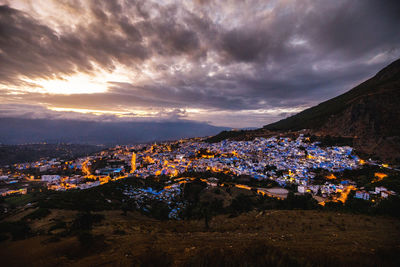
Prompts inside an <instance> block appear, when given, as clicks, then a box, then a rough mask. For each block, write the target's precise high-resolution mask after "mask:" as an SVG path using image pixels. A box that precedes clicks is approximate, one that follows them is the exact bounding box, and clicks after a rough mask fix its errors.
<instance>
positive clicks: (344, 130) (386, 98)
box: [210, 59, 400, 164]
mask: <svg viewBox="0 0 400 267" xmlns="http://www.w3.org/2000/svg"><path fill="white" fill-rule="evenodd" d="M302 129H308V131H307V132H308V133H311V134H315V135H317V136H328V135H329V136H332V137H348V138H353V146H354V147H355V148H356V150H357V151H358V152H361V153H365V154H366V155H365V156H371V157H374V156H375V157H377V158H380V159H382V160H389V161H391V162H396V163H399V164H400V59H399V60H397V61H395V62H393V63H392V64H390V65H389V66H387V67H385V68H384V69H382V70H381V71H379V72H378V73H377V74H376V75H375V76H374V77H372V78H371V79H369V80H367V81H365V82H363V83H361V84H360V85H358V86H356V87H355V88H353V89H351V90H350V91H348V92H346V93H344V94H342V95H340V96H337V97H335V98H332V99H330V100H328V101H325V102H323V103H321V104H319V105H317V106H314V107H311V108H309V109H306V110H304V111H302V112H300V113H298V114H296V115H293V116H291V117H289V118H286V119H283V120H280V121H278V122H275V123H272V124H268V125H266V126H264V127H263V128H262V129H258V130H254V131H236V132H226V131H225V132H222V133H220V134H219V135H217V136H215V137H213V138H210V140H211V141H218V140H220V139H224V138H230V139H236V140H240V139H249V138H254V137H255V136H268V135H271V134H274V133H275V134H276V133H281V132H291V131H298V130H302Z"/></svg>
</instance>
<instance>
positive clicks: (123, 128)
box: [0, 118, 227, 145]
mask: <svg viewBox="0 0 400 267" xmlns="http://www.w3.org/2000/svg"><path fill="white" fill-rule="evenodd" d="M0 125H1V131H0V144H8V145H9V144H26V143H40V142H47V143H73V144H105V145H115V144H133V143H146V142H154V141H163V140H176V139H180V138H187V137H197V136H210V135H214V134H216V133H218V132H220V131H222V130H226V129H227V128H224V127H215V126H212V125H209V124H206V123H198V122H191V121H184V120H181V121H175V122H171V121H170V122H95V121H79V120H46V119H21V118H0Z"/></svg>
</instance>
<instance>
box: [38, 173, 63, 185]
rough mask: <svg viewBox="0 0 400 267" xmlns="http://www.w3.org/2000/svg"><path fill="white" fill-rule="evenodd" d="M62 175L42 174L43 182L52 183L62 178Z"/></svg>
mask: <svg viewBox="0 0 400 267" xmlns="http://www.w3.org/2000/svg"><path fill="white" fill-rule="evenodd" d="M60 178H61V177H60V175H42V179H41V180H42V181H43V182H48V183H52V182H55V181H58V180H60Z"/></svg>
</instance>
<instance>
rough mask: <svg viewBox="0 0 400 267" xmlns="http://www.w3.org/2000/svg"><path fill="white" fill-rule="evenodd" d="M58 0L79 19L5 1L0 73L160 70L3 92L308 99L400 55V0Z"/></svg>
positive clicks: (51, 99)
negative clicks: (98, 84) (81, 87)
mask: <svg viewBox="0 0 400 267" xmlns="http://www.w3.org/2000/svg"><path fill="white" fill-rule="evenodd" d="M56 2H57V5H58V7H59V8H60V9H62V10H63V14H66V15H68V16H70V17H74V16H76V17H77V18H79V19H77V22H76V24H75V25H73V26H71V25H68V24H67V23H66V24H62V23H61V25H60V23H59V22H58V24H57V23H47V21H46V19H47V18H41V17H40V16H38V15H37V14H38V13H35V12H34V11H29V10H25V11H23V9H18V8H17V7H16V6H13V5H12V3H9V4H10V5H9V6H7V5H3V6H1V7H0V62H1V64H0V84H1V83H2V84H6V85H7V86H10V88H11V87H18V86H20V87H22V86H24V87H32V85H30V84H27V83H28V82H27V81H26V80H23V79H22V78H23V77H27V78H30V79H33V80H34V79H37V78H44V79H54V78H58V77H62V76H63V75H71V74H74V73H80V72H84V73H94V72H95V71H96V68H101V69H105V70H108V71H112V70H114V69H115V68H116V66H117V65H123V66H125V67H126V68H128V69H130V70H131V71H132V77H136V76H135V75H139V74H140V73H142V74H143V73H144V72H145V69H146V68H147V69H149V70H150V72H152V73H153V74H154V75H155V77H150V78H148V79H147V80H140V81H139V80H138V81H137V82H136V81H135V79H133V81H132V82H119V81H110V83H109V84H108V87H109V90H108V91H107V92H104V93H96V94H76V95H52V94H40V93H28V92H25V93H22V94H19V95H13V94H11V93H10V92H5V91H4V90H3V93H0V99H2V100H4V102H7V101H8V102H15V103H16V102H19V103H20V102H22V101H26V102H29V103H31V104H35V103H41V104H45V105H49V106H59V107H71V108H79V107H80V108H93V109H94V108H96V109H102V108H104V107H106V106H121V107H125V108H129V107H131V108H132V107H134V108H140V107H146V108H172V109H177V110H180V109H188V108H203V109H219V110H221V111H226V110H254V109H268V108H276V107H279V108H285V107H287V108H289V107H293V106H309V105H312V104H316V103H318V102H320V101H321V100H326V99H328V98H330V97H333V96H335V95H338V94H339V93H342V92H344V91H345V90H348V89H350V88H351V87H352V86H354V85H356V84H357V83H358V82H361V81H362V80H363V79H366V78H368V77H370V76H371V75H373V74H374V73H375V72H376V71H378V70H379V69H380V68H381V67H383V66H384V65H386V64H388V63H390V61H392V60H394V59H396V57H399V56H400V16H399V15H398V14H400V3H399V1H396V0H387V1H378V0H356V1H344V0H338V1H321V0H320V1H319V0H315V1H311V0H301V1H300V0H298V1H284V0H282V1H269V2H267V1H261V0H260V1H256V0H252V1H233V0H231V1H212V0H208V1H204V0H201V1H199V0H198V1H193V2H185V3H184V4H183V3H181V2H179V1H176V2H175V1H166V2H168V4H166V3H164V1H117V0H112V1H95V0H93V1H83V0H82V1H77V0H70V1H68V0H64V1H56ZM170 2H172V3H170ZM32 3H33V4H32V5H33V6H34V7H36V4H35V2H32ZM38 8H39V9H40V7H38ZM33 10H36V9H33ZM82 14H84V15H82ZM138 73H139V74H138ZM143 75H144V76H145V74H143ZM143 75H142V76H140V75H139V76H140V77H143ZM21 77H22V78H21ZM283 114H284V112H282V116H284V115H283ZM285 114H286V113H285Z"/></svg>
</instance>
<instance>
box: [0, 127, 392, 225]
mask: <svg viewBox="0 0 400 267" xmlns="http://www.w3.org/2000/svg"><path fill="white" fill-rule="evenodd" d="M366 164H375V165H377V163H376V162H373V161H364V160H362V159H360V158H359V157H358V156H357V155H355V154H354V153H353V149H352V148H351V147H349V146H332V147H321V146H319V143H318V142H311V141H310V138H309V137H306V136H304V135H302V134H300V135H298V136H297V137H296V138H290V137H271V138H267V139H266V138H256V139H254V140H252V141H230V140H224V141H222V142H218V143H208V142H205V140H204V139H201V138H194V139H193V138H192V139H184V140H179V141H174V142H163V143H159V144H138V145H132V146H116V147H114V148H110V149H107V150H104V151H101V152H99V153H96V154H94V155H92V156H88V157H81V158H77V159H75V160H69V161H66V160H63V159H56V158H55V159H43V160H40V161H37V162H30V163H20V164H14V165H7V166H3V167H2V168H1V173H0V174H1V175H0V183H1V189H0V193H1V195H2V196H7V195H13V194H26V193H27V192H29V190H31V188H32V187H35V186H36V187H38V186H39V187H40V186H43V187H46V188H47V189H48V190H57V191H63V190H71V189H80V190H84V189H88V188H92V187H96V186H100V185H102V184H105V183H108V182H111V181H116V180H120V179H125V178H127V177H132V178H135V177H136V178H142V179H146V178H148V177H157V176H160V177H161V176H162V177H169V179H170V181H169V183H168V185H167V186H165V188H164V189H162V190H158V191H157V190H153V189H152V188H148V189H141V190H138V189H131V188H127V189H126V190H125V191H124V194H126V195H127V196H129V197H130V198H134V199H136V200H137V205H140V203H142V201H141V199H143V198H144V197H146V198H149V197H150V198H151V197H157V198H158V199H162V200H163V201H165V202H166V203H168V204H169V205H171V210H173V212H172V213H171V217H174V216H175V215H174V212H175V213H176V211H177V209H179V205H180V204H177V203H174V201H173V199H174V197H175V196H176V195H179V194H180V185H181V184H182V183H186V182H187V181H190V180H193V179H194V178H193V177H190V174H191V173H204V172H208V173H214V174H225V175H227V176H231V177H233V178H234V177H242V178H243V177H247V179H254V180H255V181H266V180H268V181H273V182H274V183H276V187H274V188H263V187H260V186H258V187H254V186H249V185H248V184H246V182H243V183H241V182H237V181H236V180H235V179H233V178H232V183H231V186H235V187H239V188H243V189H248V190H253V189H254V190H256V192H258V193H259V194H263V195H264V194H266V195H268V196H271V197H277V198H285V197H286V195H287V193H288V190H287V189H286V188H292V189H293V188H294V191H295V192H296V194H306V193H309V194H312V195H313V197H314V198H315V199H316V200H318V202H319V204H320V205H325V203H326V202H327V201H333V202H338V201H341V202H343V203H344V202H345V201H346V199H347V196H348V195H349V193H350V192H351V191H355V195H354V197H355V198H360V199H364V200H368V201H376V200H378V199H381V198H387V197H389V196H390V195H396V194H397V192H394V191H391V190H388V189H387V188H385V187H383V186H376V187H375V189H374V190H366V189H365V188H363V187H361V188H358V187H357V183H356V182H354V181H352V180H350V179H340V181H339V180H338V179H337V177H336V175H337V174H338V173H341V172H343V171H345V170H355V169H358V168H361V167H362V166H364V165H366ZM379 166H380V167H381V168H382V169H383V170H384V169H385V168H390V167H389V166H388V165H386V164H379ZM321 173H323V174H324V177H323V180H322V182H321V179H316V178H318V177H317V176H321ZM386 176H387V174H385V173H381V172H379V173H375V174H374V177H373V178H374V181H375V180H376V181H380V180H382V179H385V177H386ZM201 180H202V181H204V182H206V183H207V184H208V186H224V185H223V184H221V183H220V182H219V181H218V179H217V178H215V177H211V178H208V179H201ZM241 180H243V179H241ZM318 182H319V183H318Z"/></svg>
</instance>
